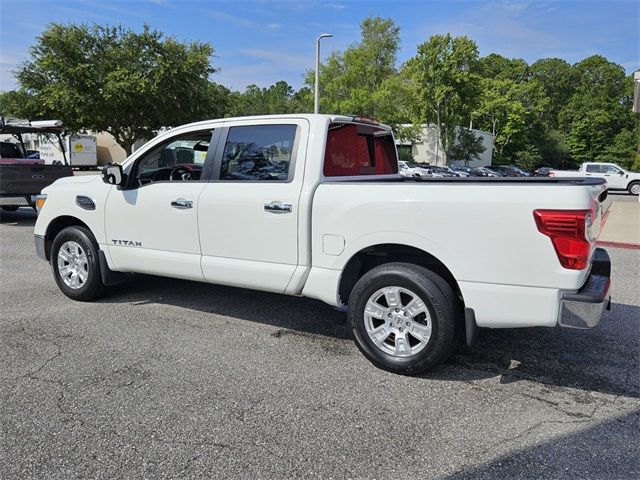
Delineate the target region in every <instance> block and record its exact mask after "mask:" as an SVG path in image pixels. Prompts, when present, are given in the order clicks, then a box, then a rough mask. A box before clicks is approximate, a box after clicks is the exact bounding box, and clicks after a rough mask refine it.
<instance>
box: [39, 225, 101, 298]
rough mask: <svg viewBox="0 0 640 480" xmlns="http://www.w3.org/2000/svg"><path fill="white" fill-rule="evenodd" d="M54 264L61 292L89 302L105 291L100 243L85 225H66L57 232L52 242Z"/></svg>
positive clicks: (54, 273)
mask: <svg viewBox="0 0 640 480" xmlns="http://www.w3.org/2000/svg"><path fill="white" fill-rule="evenodd" d="M61 250H62V251H63V252H64V253H62V254H61V253H60V251H61ZM67 267H68V268H67ZM51 268H52V270H53V277H54V279H55V281H56V283H57V284H58V287H59V288H60V290H62V293H64V294H65V295H66V296H67V297H69V298H71V299H73V300H78V301H81V302H88V301H91V300H94V299H96V298H98V297H99V296H100V295H102V293H103V292H104V289H105V286H104V285H103V283H102V278H101V276H100V262H99V260H98V243H97V242H96V239H95V238H94V237H93V234H92V233H91V232H90V231H89V230H88V229H86V228H84V227H67V228H65V229H63V230H61V231H60V233H58V235H56V237H55V239H54V240H53V244H52V246H51Z"/></svg>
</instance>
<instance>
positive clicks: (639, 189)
mask: <svg viewBox="0 0 640 480" xmlns="http://www.w3.org/2000/svg"><path fill="white" fill-rule="evenodd" d="M628 190H629V193H630V194H631V195H640V182H632V183H631V185H629V188H628Z"/></svg>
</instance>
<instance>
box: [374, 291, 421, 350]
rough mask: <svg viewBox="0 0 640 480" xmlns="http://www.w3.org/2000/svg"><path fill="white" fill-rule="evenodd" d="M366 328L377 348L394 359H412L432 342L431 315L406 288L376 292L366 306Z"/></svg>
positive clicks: (417, 297)
mask: <svg viewBox="0 0 640 480" xmlns="http://www.w3.org/2000/svg"><path fill="white" fill-rule="evenodd" d="M364 325H365V328H366V330H367V334H368V335H369V338H370V339H371V341H373V343H374V345H375V346H376V347H378V348H379V349H380V350H382V351H383V352H384V353H387V354H389V355H392V356H394V357H411V356H413V355H416V354H417V353H419V352H420V351H422V350H423V349H424V348H425V347H426V346H427V344H428V343H429V339H430V338H431V327H432V322H431V315H430V314H429V310H428V308H427V306H426V305H425V303H424V302H423V301H422V299H421V298H420V297H419V296H418V295H417V294H416V293H414V292H412V291H411V290H408V289H406V288H402V287H385V288H381V289H380V290H378V291H376V292H375V293H374V294H373V295H371V297H369V300H367V303H366V305H365V309H364Z"/></svg>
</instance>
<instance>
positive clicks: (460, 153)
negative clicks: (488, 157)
mask: <svg viewBox="0 0 640 480" xmlns="http://www.w3.org/2000/svg"><path fill="white" fill-rule="evenodd" d="M485 150H486V147H485V146H484V144H483V142H482V137H478V136H477V135H476V134H475V133H473V130H469V129H467V128H459V129H458V130H457V135H456V141H455V143H454V144H453V145H452V146H451V148H450V150H449V159H450V160H462V161H463V162H464V164H465V165H469V162H471V161H472V160H477V159H479V158H480V155H481V154H482V153H484V151H485Z"/></svg>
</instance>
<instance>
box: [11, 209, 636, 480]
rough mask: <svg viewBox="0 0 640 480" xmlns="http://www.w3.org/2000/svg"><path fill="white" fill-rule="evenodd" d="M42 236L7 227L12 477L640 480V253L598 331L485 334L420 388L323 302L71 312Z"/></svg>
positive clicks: (21, 220)
mask: <svg viewBox="0 0 640 480" xmlns="http://www.w3.org/2000/svg"><path fill="white" fill-rule="evenodd" d="M614 201H615V200H614ZM622 201H626V200H622ZM34 221H35V215H34V214H33V213H32V212H31V211H30V210H28V209H20V210H19V211H18V212H16V213H13V214H3V215H2V221H1V222H0V223H1V224H0V278H1V279H2V282H1V286H2V288H1V289H0V301H1V305H2V307H1V309H0V377H1V382H0V385H1V386H2V388H1V389H0V478H1V479H14V478H15V479H26V478H39V479H42V478H60V479H68V478H213V477H215V478H291V477H304V478H310V477H322V478H367V479H369V478H420V479H424V478H443V479H444V478H450V479H454V478H455V479H459V478H469V479H470V478H474V479H475V478H487V479H488V478H492V479H493V478H504V479H514V478H532V477H535V478H543V477H544V478H603V479H605V478H606V479H632V478H633V479H637V478H640V441H639V437H638V435H639V434H638V432H639V431H640V368H639V367H640V365H639V363H640V293H639V292H640V272H639V270H640V251H639V250H622V249H609V252H610V255H611V257H612V261H613V272H614V273H613V281H614V287H613V299H614V304H613V308H612V310H611V311H610V312H606V313H605V317H604V319H603V321H602V323H601V325H600V326H599V327H598V328H597V329H594V330H591V331H569V330H558V329H526V330H512V331H506V330H505V331H489V330H486V331H481V333H480V336H479V339H478V343H477V345H475V346H474V347H473V348H471V349H463V350H461V351H460V352H459V353H458V354H456V355H455V356H454V357H453V358H452V359H451V360H450V361H449V362H448V363H447V364H445V365H444V366H443V367H442V368H440V369H438V370H437V371H435V372H433V373H431V374H429V375H424V376H422V377H417V378H409V377H402V376H397V375H392V374H389V373H386V372H383V371H380V370H377V369H376V368H374V367H373V366H371V365H370V364H369V363H368V362H367V361H366V360H365V359H364V357H363V356H362V355H360V353H359V352H358V351H357V349H356V347H355V346H354V345H353V343H352V341H351V340H350V339H349V334H348V331H347V328H346V322H345V315H344V314H342V313H340V312H337V311H335V310H333V309H331V308H330V307H328V306H326V305H324V304H322V303H320V302H316V301H311V300H307V299H298V298H289V297H285V296H278V295H272V294H265V293H260V292H251V291H245V290H239V289H234V288H228V287H220V286H214V285H206V284H199V283H194V282H186V281H180V280H172V279H162V278H157V277H148V276H139V277H136V278H135V280H134V281H132V282H130V283H127V284H123V285H120V286H118V287H116V288H113V289H112V290H111V292H110V294H109V295H108V296H106V297H105V298H103V299H102V300H100V301H98V302H96V303H90V304H86V303H77V302H73V301H71V300H68V299H67V298H66V297H64V296H63V295H62V294H61V293H60V292H59V290H58V288H57V287H56V285H55V283H54V281H53V278H52V276H51V273H50V270H49V266H48V265H47V264H46V263H45V262H43V261H41V260H40V259H38V258H37V257H36V255H35V252H34V247H33V239H32V235H33V224H34Z"/></svg>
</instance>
